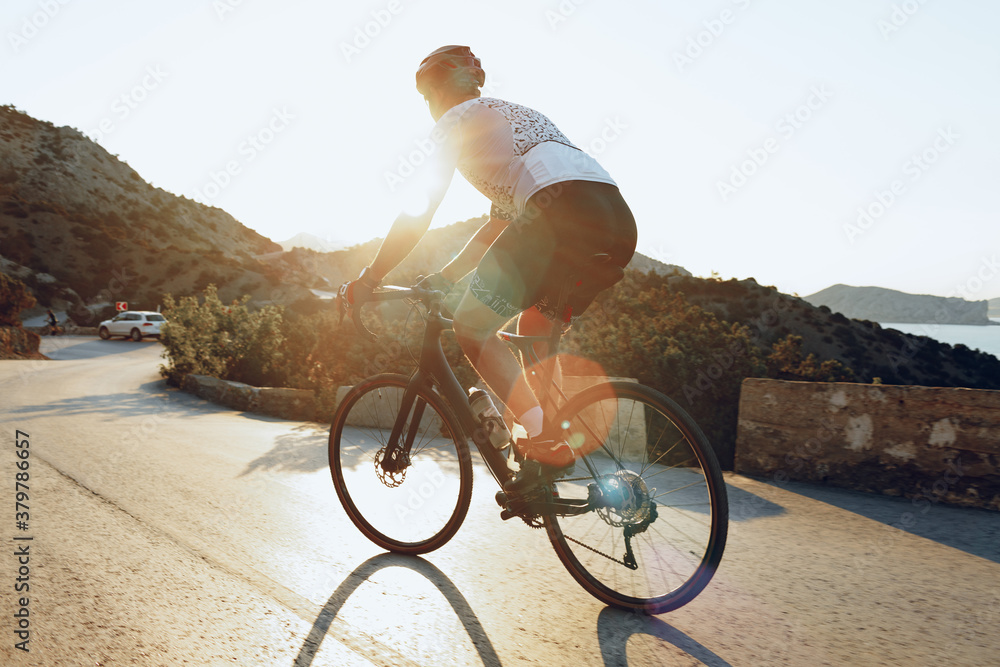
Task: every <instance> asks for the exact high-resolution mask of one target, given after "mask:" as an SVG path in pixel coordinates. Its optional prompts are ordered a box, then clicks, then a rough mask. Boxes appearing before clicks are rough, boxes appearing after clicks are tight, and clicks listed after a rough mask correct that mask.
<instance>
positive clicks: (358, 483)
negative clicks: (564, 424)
mask: <svg viewBox="0 0 1000 667" xmlns="http://www.w3.org/2000/svg"><path fill="white" fill-rule="evenodd" d="M408 383H409V378H408V377H406V376H405V375H397V374H389V373H387V374H382V375H376V376H373V377H370V378H368V379H366V380H363V381H362V382H361V383H359V384H358V385H356V386H355V387H353V388H352V389H351V390H350V391H349V392H348V393H347V394H346V395H345V396H344V399H343V400H342V401H341V402H340V405H339V406H338V407H337V410H336V413H335V414H334V418H333V423H332V425H331V426H330V440H329V458H330V473H331V475H332V477H333V484H334V487H335V488H336V489H337V496H338V498H339V499H340V502H341V505H343V507H344V510H345V511H346V512H347V516H348V517H349V518H350V519H351V522H352V523H353V524H354V525H355V526H356V527H357V528H358V530H360V531H361V533H362V534H364V535H365V537H367V538H368V539H369V540H371V541H372V542H374V543H375V544H377V545H378V546H380V547H382V548H383V549H387V550H389V551H393V552H396V553H402V554H411V555H414V554H424V553H428V552H430V551H434V550H435V549H439V548H440V547H442V546H444V545H445V544H446V543H447V542H448V540H450V539H451V538H452V537H453V536H454V535H455V533H456V531H458V529H459V527H460V526H461V525H462V522H463V521H464V519H465V516H466V514H467V513H468V510H469V503H470V502H471V499H472V458H471V456H470V454H469V446H468V443H467V441H466V438H465V436H464V433H463V431H462V427H461V425H460V424H459V422H458V420H457V419H456V417H455V415H454V413H453V412H452V410H451V408H450V407H449V406H448V405H447V403H445V402H444V400H443V399H442V398H441V397H440V396H439V395H438V394H437V393H436V392H434V391H431V390H423V389H422V390H420V391H418V393H417V396H416V398H415V400H414V403H413V406H412V407H411V409H410V413H409V414H408V416H407V421H406V426H405V427H404V430H403V433H404V434H406V433H411V432H412V433H413V437H414V443H413V448H412V450H411V452H410V458H409V461H408V462H407V464H406V466H405V468H404V469H403V470H402V472H401V473H400V472H397V473H395V474H390V475H387V474H386V473H385V471H384V470H382V471H381V472H380V464H379V461H380V460H381V459H380V458H379V452H380V451H382V452H384V448H385V446H386V444H387V442H388V440H389V437H390V432H391V430H392V425H393V422H394V421H395V419H396V416H397V414H398V413H399V410H400V403H401V401H402V396H403V392H404V391H405V389H406V386H407V384H408ZM421 402H422V403H423V405H424V408H423V414H422V418H421V420H420V422H419V424H415V422H416V419H415V415H416V412H415V409H417V406H419V405H420V404H421ZM427 408H429V409H430V410H431V411H432V412H433V414H431V415H428V414H427V412H426V410H427ZM411 426H412V427H413V429H412V431H411ZM380 475H381V476H380ZM456 477H457V482H456ZM452 492H455V499H454V503H452V502H451V500H450V498H451V493H452ZM422 521H425V522H427V523H429V524H430V525H429V526H428V527H427V528H422V527H421V522H422Z"/></svg>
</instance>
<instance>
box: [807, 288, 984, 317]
mask: <svg viewBox="0 0 1000 667" xmlns="http://www.w3.org/2000/svg"><path fill="white" fill-rule="evenodd" d="M805 300H806V301H808V302H809V303H811V304H812V305H814V306H826V307H828V308H829V309H830V310H832V311H834V312H838V313H843V314H844V315H845V316H847V317H849V318H851V319H858V320H872V321H874V322H896V323H900V324H902V323H913V324H924V323H928V324H930V323H933V324H990V320H989V315H988V311H989V304H988V303H987V302H986V301H966V300H964V299H960V298H958V297H940V296H930V295H926V294H907V293H906V292H897V291H896V290H890V289H885V288H883V287H852V286H850V285H834V286H833V287H827V288H826V289H824V290H821V291H819V292H816V293H815V294H810V295H809V296H807V297H805Z"/></svg>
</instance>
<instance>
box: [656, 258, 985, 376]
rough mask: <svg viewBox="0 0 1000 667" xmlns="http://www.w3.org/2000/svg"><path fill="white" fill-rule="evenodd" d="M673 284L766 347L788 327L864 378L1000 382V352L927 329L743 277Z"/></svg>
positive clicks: (810, 347)
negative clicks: (900, 326)
mask: <svg viewBox="0 0 1000 667" xmlns="http://www.w3.org/2000/svg"><path fill="white" fill-rule="evenodd" d="M669 284H670V287H671V289H675V290H679V291H681V292H683V293H684V295H685V296H686V297H687V299H688V300H689V301H691V302H693V303H696V304H698V305H699V306H701V307H702V308H705V309H706V310H709V311H711V312H713V313H715V314H716V316H718V317H720V318H722V319H723V320H726V321H728V322H733V323H739V324H743V325H746V326H748V327H749V328H750V333H751V336H752V338H753V340H754V342H755V343H756V344H757V345H758V346H759V347H760V348H761V349H766V348H767V347H769V346H771V345H773V344H774V342H775V341H778V340H780V339H782V338H784V337H786V336H788V335H789V334H795V335H798V336H802V339H803V352H804V353H805V354H815V355H816V357H817V358H818V359H836V360H837V361H840V362H841V363H843V364H844V365H846V366H848V367H849V368H851V370H853V371H854V374H855V377H856V380H857V381H858V382H865V383H868V382H872V381H873V380H875V378H879V380H880V381H881V382H883V383H885V384H915V385H924V386H929V387H971V388H980V389H1000V359H997V358H996V357H994V356H992V355H990V354H986V353H984V352H980V351H978V350H970V349H969V348H968V347H966V346H965V345H955V346H951V345H948V344H946V343H940V342H938V341H936V340H934V339H932V338H928V337H926V336H913V335H908V334H903V333H900V332H899V331H896V330H895V329H891V328H883V327H882V326H880V325H879V324H878V323H876V322H873V321H868V320H857V319H849V318H848V317H846V316H845V315H844V314H843V313H839V312H834V311H833V310H832V309H831V308H829V307H827V306H823V305H821V306H819V307H816V306H814V305H812V304H811V303H809V302H808V301H807V300H806V299H801V298H798V297H794V296H790V295H787V294H782V293H780V292H778V291H777V290H776V289H775V288H773V287H763V286H761V285H758V284H757V283H756V282H755V281H754V280H753V279H752V278H749V279H747V280H742V281H736V280H729V281H720V280H705V279H701V278H684V277H676V278H672V279H671V280H670V283H669Z"/></svg>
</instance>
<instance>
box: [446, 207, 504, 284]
mask: <svg viewBox="0 0 1000 667" xmlns="http://www.w3.org/2000/svg"><path fill="white" fill-rule="evenodd" d="M509 224H510V221H509V220H504V219H503V218H499V217H496V216H495V215H494V214H493V212H491V213H490V219H489V220H488V221H487V222H486V224H485V225H483V226H482V227H480V228H479V231H477V232H476V233H475V234H474V235H473V236H472V238H471V239H469V242H468V243H466V244H465V247H464V248H462V252H460V253H458V255H456V256H455V259H453V260H451V261H450V262H448V263H447V264H446V265H445V266H444V268H442V269H441V276H442V277H443V278H444V279H445V280H447V281H449V282H451V283H457V282H458V281H459V280H461V279H462V278H464V277H465V276H466V275H468V274H469V273H470V272H471V271H472V270H473V269H475V268H476V267H477V266H479V261H480V260H481V259H482V258H483V255H485V254H486V251H487V250H489V249H490V246H491V245H493V242H494V241H496V240H497V237H498V236H500V232H502V231H503V230H504V229H506V228H507V225H509Z"/></svg>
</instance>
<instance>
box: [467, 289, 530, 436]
mask: <svg viewBox="0 0 1000 667" xmlns="http://www.w3.org/2000/svg"><path fill="white" fill-rule="evenodd" d="M477 278H478V276H474V277H473V286H472V287H470V289H469V290H467V291H466V293H465V295H464V296H463V297H462V300H461V302H460V303H459V304H458V308H456V309H455V317H454V322H455V324H454V326H455V338H456V340H457V341H458V344H459V346H461V348H462V351H463V352H464V353H465V356H466V357H468V359H469V362H470V363H471V364H472V366H473V368H475V369H476V372H477V373H479V376H480V377H481V378H483V380H484V381H485V382H486V384H487V385H489V387H490V389H492V390H493V391H494V392H495V393H496V394H497V396H499V397H500V399H501V400H502V401H503V402H504V403H506V404H507V407H509V408H510V409H511V411H512V412H513V413H514V414H515V415H516V416H518V417H520V416H521V415H523V414H525V413H526V412H528V411H529V410H532V409H533V408H537V407H538V399H536V398H535V396H534V394H533V393H532V392H531V389H529V388H528V386H527V385H526V384H525V383H524V381H523V380H522V374H521V365H520V364H518V362H517V358H516V357H515V356H514V353H513V352H511V350H510V348H509V347H507V344H506V343H504V342H503V341H501V340H500V339H499V338H497V332H498V331H500V329H501V328H502V327H503V326H504V324H506V323H507V322H508V321H510V319H511V316H510V315H506V314H499V313H497V312H496V311H495V310H493V309H492V308H490V306H488V305H486V304H485V303H483V301H481V300H480V299H479V298H477V297H476V296H475V289H477V287H476V280H477ZM515 314H516V313H515Z"/></svg>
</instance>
